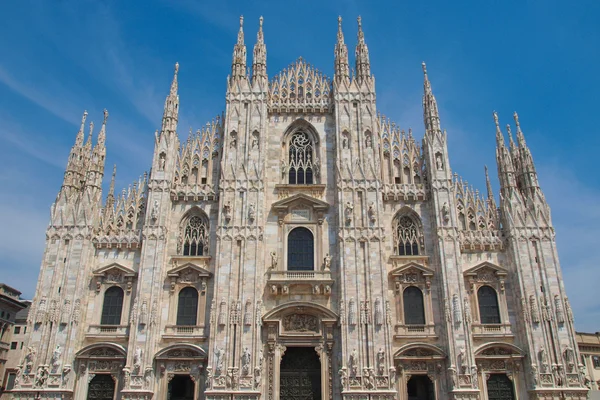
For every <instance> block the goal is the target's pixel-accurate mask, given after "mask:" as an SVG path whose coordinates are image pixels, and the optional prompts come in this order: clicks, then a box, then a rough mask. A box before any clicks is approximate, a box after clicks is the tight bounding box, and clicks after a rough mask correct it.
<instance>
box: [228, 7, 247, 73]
mask: <svg viewBox="0 0 600 400" xmlns="http://www.w3.org/2000/svg"><path fill="white" fill-rule="evenodd" d="M243 76H246V45H245V44H244V16H243V15H242V16H240V30H239V32H238V39H237V43H236V44H235V46H233V62H232V65H231V77H232V78H236V77H243Z"/></svg>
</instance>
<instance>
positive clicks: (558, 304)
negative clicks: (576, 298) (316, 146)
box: [554, 294, 565, 324]
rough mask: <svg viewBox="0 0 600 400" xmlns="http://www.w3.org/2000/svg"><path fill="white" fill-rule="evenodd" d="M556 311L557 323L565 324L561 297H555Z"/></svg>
mask: <svg viewBox="0 0 600 400" xmlns="http://www.w3.org/2000/svg"><path fill="white" fill-rule="evenodd" d="M554 309H555V310H556V322H558V323H559V324H564V323H565V313H564V311H563V306H562V301H560V296H559V295H557V294H556V295H554Z"/></svg>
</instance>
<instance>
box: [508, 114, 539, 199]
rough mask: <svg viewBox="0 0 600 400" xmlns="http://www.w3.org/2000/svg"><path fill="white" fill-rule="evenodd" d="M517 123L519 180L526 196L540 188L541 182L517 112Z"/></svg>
mask: <svg viewBox="0 0 600 400" xmlns="http://www.w3.org/2000/svg"><path fill="white" fill-rule="evenodd" d="M513 118H514V119H515V124H516V126H517V142H518V144H519V149H518V153H519V156H518V161H519V171H518V172H519V173H520V174H519V175H520V176H519V181H520V183H521V189H522V190H523V191H524V194H525V195H526V196H532V197H533V195H534V194H535V192H536V191H537V190H538V189H539V183H538V179H537V172H536V170H535V164H534V163H533V157H532V155H531V151H530V150H529V147H527V143H526V142H525V135H523V131H522V130H521V124H520V123H519V116H518V115H517V113H516V112H515V113H514V114H513Z"/></svg>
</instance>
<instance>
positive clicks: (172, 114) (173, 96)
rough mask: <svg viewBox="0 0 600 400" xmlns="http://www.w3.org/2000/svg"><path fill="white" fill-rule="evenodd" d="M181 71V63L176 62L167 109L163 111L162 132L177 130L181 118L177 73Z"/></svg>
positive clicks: (166, 101) (166, 103)
mask: <svg viewBox="0 0 600 400" xmlns="http://www.w3.org/2000/svg"><path fill="white" fill-rule="evenodd" d="M178 73H179V63H175V72H174V73H173V82H171V90H170V91H169V94H168V95H167V98H166V100H165V110H164V113H163V121H162V132H163V133H164V132H166V131H170V132H175V131H176V130H177V121H178V120H179V94H178V93H177V92H178V84H177V74H178Z"/></svg>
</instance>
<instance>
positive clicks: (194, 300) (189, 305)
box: [177, 287, 198, 326]
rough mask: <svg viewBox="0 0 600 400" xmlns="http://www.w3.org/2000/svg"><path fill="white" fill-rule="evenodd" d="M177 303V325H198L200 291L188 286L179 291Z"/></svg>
mask: <svg viewBox="0 0 600 400" xmlns="http://www.w3.org/2000/svg"><path fill="white" fill-rule="evenodd" d="M178 300H179V301H178V303H177V325H179V326H182V325H183V326H185V325H196V323H197V318H198V291H197V290H196V289H195V288H193V287H186V288H183V289H181V291H180V292H179V299H178Z"/></svg>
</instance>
